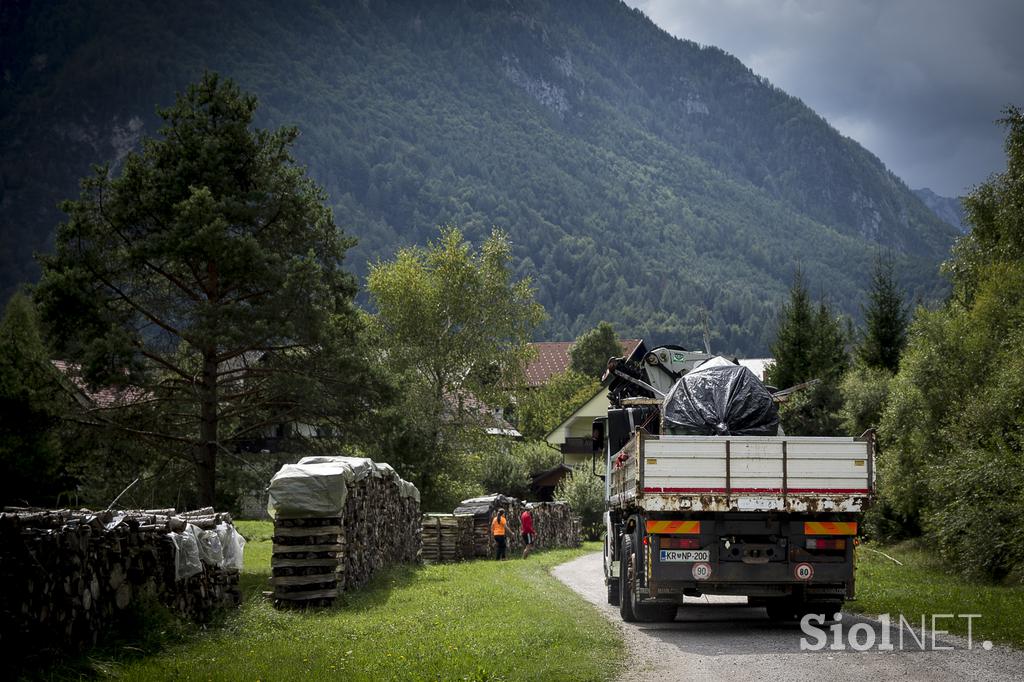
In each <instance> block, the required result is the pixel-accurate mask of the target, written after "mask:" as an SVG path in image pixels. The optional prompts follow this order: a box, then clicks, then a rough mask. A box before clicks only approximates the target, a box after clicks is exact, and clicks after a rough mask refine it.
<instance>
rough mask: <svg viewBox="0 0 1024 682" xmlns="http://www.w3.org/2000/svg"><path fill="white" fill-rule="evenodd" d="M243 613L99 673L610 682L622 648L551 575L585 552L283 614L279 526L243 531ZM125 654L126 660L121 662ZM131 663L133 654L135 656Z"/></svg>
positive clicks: (401, 581) (460, 573)
mask: <svg viewBox="0 0 1024 682" xmlns="http://www.w3.org/2000/svg"><path fill="white" fill-rule="evenodd" d="M237 525H238V527H239V530H241V531H242V533H243V534H244V535H245V536H246V537H248V538H251V540H250V542H249V544H248V545H247V546H246V556H245V572H244V573H243V581H242V582H243V589H244V592H245V601H244V605H243V607H242V609H241V610H240V612H239V613H237V614H234V615H232V616H230V617H229V618H228V619H227V621H226V622H225V623H224V624H223V625H222V626H221V627H219V628H214V629H212V630H210V631H208V632H205V633H202V634H201V635H199V636H191V637H188V638H187V639H186V640H185V641H183V642H178V643H168V644H166V645H165V646H164V647H163V648H162V650H161V651H160V652H159V653H155V654H152V655H148V656H144V657H142V658H135V659H134V660H127V661H126V660H125V659H124V658H122V659H121V662H110V661H109V660H108V661H107V662H102V663H99V662H98V663H97V664H96V666H95V668H94V669H99V670H100V671H102V672H103V673H105V674H107V675H110V676H113V677H121V678H123V679H130V680H185V679H188V680H193V679H194V680H207V679H209V680H246V681H248V682H253V681H255V680H298V679H302V680H310V679H323V680H336V679H345V680H376V681H380V680H393V679H413V680H418V679H422V680H440V679H443V680H519V679H531V680H606V679H609V678H611V677H613V676H614V674H615V673H616V672H617V670H616V664H615V662H616V661H619V660H621V657H620V656H619V654H620V653H621V651H622V643H621V641H620V639H619V637H618V635H617V634H616V631H615V628H614V627H613V626H612V625H611V624H609V623H608V621H607V620H606V619H605V618H603V617H602V616H601V615H600V614H599V613H598V612H597V610H596V609H594V608H593V607H592V606H591V605H589V604H587V603H586V602H585V601H583V599H581V598H580V597H579V596H577V595H576V594H574V593H573V592H572V591H570V590H569V589H568V588H566V587H565V586H564V585H562V584H561V583H560V582H558V581H557V580H556V579H555V578H553V577H552V576H551V575H550V572H549V571H550V569H551V567H552V566H555V565H556V564H559V563H562V562H564V561H567V560H569V559H572V558H574V557H576V556H579V555H581V554H584V553H586V552H592V551H595V550H597V549H599V546H598V545H597V544H596V543H594V544H590V545H587V546H585V547H584V548H582V549H579V550H559V551H550V552H542V553H538V554H534V555H532V556H531V557H530V558H529V559H528V560H526V561H523V560H510V561H505V562H501V563H499V562H494V561H474V562H467V563H461V564H450V565H438V566H422V567H402V568H398V569H395V570H391V571H387V572H385V573H383V574H381V575H379V576H378V577H377V579H375V580H374V581H373V583H372V584H371V585H370V587H369V588H368V589H365V590H363V591H360V592H358V593H355V594H350V595H347V596H346V597H345V598H344V600H343V601H342V603H340V604H339V605H337V606H336V607H334V608H331V609H327V610H320V611H312V612H296V611H278V610H275V609H274V608H273V607H272V606H271V605H270V603H269V602H268V601H267V600H265V599H263V598H262V597H261V596H260V592H261V591H262V590H264V589H267V588H266V579H267V576H268V575H269V565H270V549H271V543H270V535H271V533H272V526H271V524H269V523H264V522H244V521H242V522H239V523H238V524H237ZM122 653H124V652H122ZM129 653H130V652H129Z"/></svg>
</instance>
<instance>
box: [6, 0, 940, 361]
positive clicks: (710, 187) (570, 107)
mask: <svg viewBox="0 0 1024 682" xmlns="http://www.w3.org/2000/svg"><path fill="white" fill-rule="evenodd" d="M0 31H2V33H0V64H2V68H3V74H2V83H0V229H2V238H3V241H4V244H5V248H4V251H3V255H2V257H0V258H2V260H0V289H2V295H3V298H6V297H7V296H9V294H10V292H11V291H12V290H13V288H14V287H15V286H16V284H17V282H20V281H27V280H31V279H34V278H35V276H36V268H35V266H34V265H33V264H32V262H31V253H32V252H33V251H34V250H37V251H38V250H45V249H46V248H47V245H48V244H49V242H50V239H51V237H52V234H53V231H54V227H55V225H56V223H57V222H58V221H59V220H60V219H61V216H60V213H59V211H57V209H56V207H55V206H56V203H57V202H58V201H59V200H60V199H62V198H66V197H69V196H73V195H74V194H76V193H77V190H76V183H77V180H78V178H79V177H81V176H82V175H84V174H85V173H87V172H88V171H89V168H90V164H91V163H95V162H101V161H107V160H109V161H112V162H113V164H114V166H115V168H116V166H117V163H118V162H119V160H121V159H123V157H124V155H125V154H126V153H127V152H128V151H129V150H130V149H132V148H133V147H135V146H136V145H137V144H138V143H139V140H140V139H141V137H142V136H143V135H144V134H146V135H148V134H153V133H154V132H155V128H156V121H157V119H156V116H155V114H154V106H155V105H156V104H160V105H163V106H166V105H168V104H169V103H171V102H172V101H173V98H174V93H175V92H176V91H181V90H183V89H184V88H185V86H186V84H187V83H189V82H191V81H195V80H196V79H197V78H198V77H199V76H200V75H201V73H202V72H203V70H204V69H212V70H216V71H218V72H220V73H221V74H223V75H227V76H230V77H232V78H234V79H235V80H237V81H238V82H239V84H240V85H241V86H242V87H243V88H244V89H246V90H248V91H250V92H253V93H254V94H256V95H257V96H258V97H259V99H260V103H261V107H260V110H259V113H258V116H259V118H260V123H261V125H263V126H268V127H269V126H279V125H282V124H294V125H297V126H298V127H299V128H300V129H301V131H302V136H301V138H300V140H299V143H298V145H297V159H298V161H300V162H301V163H303V164H305V165H307V166H308V168H309V170H310V173H311V174H312V175H313V177H314V178H316V179H317V181H318V182H320V183H321V184H322V185H323V186H324V187H325V189H326V191H327V194H328V196H329V202H330V204H331V205H332V207H333V209H334V211H335V216H336V221H337V223H338V224H339V225H340V226H343V227H344V229H345V230H346V231H347V232H349V233H351V234H354V235H355V236H357V237H358V238H359V246H358V247H356V248H355V249H353V250H352V251H350V252H349V264H350V267H351V268H352V269H353V270H355V271H356V272H357V273H358V274H359V275H360V276H362V275H363V274H365V272H366V263H367V262H368V261H372V260H374V259H377V258H388V257H390V256H391V254H392V253H393V252H394V250H395V248H396V247H398V246H400V245H403V244H408V243H424V242H425V241H427V240H428V239H430V238H432V237H434V236H436V235H437V226H438V225H439V224H456V225H459V226H460V227H462V229H463V231H464V232H465V234H466V235H467V237H469V238H470V239H472V240H474V241H476V242H479V241H481V240H482V239H483V238H484V236H485V235H487V234H489V232H490V230H491V227H492V226H494V225H496V226H499V227H502V228H504V229H505V230H507V231H508V232H509V233H510V235H511V237H512V240H513V241H514V244H515V254H516V262H517V264H518V265H517V268H518V273H517V274H519V275H527V274H528V275H531V276H532V277H533V278H534V282H535V285H536V286H537V287H538V289H539V295H538V299H539V300H540V302H541V303H543V305H544V306H545V308H546V309H547V311H548V313H549V314H550V316H551V318H550V320H549V321H548V323H547V324H546V326H545V328H544V330H543V336H545V337H546V338H549V339H559V338H560V339H569V338H572V337H573V336H574V335H576V334H577V333H579V332H580V331H582V330H584V329H586V328H588V327H591V326H593V325H594V324H595V323H596V322H597V321H599V320H602V319H604V320H609V321H612V322H613V323H615V325H616V329H617V331H618V332H619V333H620V334H622V335H624V336H644V337H647V338H649V339H655V340H661V341H672V342H681V343H684V344H687V343H689V344H697V343H699V339H700V338H701V334H700V329H701V319H702V313H701V311H702V309H706V310H707V311H708V312H709V313H710V322H711V327H712V340H713V344H714V346H715V348H716V349H717V350H720V351H722V352H737V353H743V354H762V353H764V352H766V350H767V347H768V341H769V339H770V337H771V333H772V331H773V328H774V324H775V317H776V309H777V306H778V305H779V303H780V302H781V301H782V300H783V299H784V297H785V294H786V291H787V288H788V286H789V284H790V282H791V280H792V276H793V272H794V268H795V267H796V266H797V265H799V266H800V267H802V269H803V271H804V273H805V276H806V281H807V282H808V285H809V288H810V290H811V292H812V294H814V295H815V296H816V297H817V296H819V295H820V296H824V297H827V298H828V299H829V301H830V302H831V303H832V304H833V305H835V306H837V307H838V308H839V309H841V310H844V311H847V312H849V313H850V314H852V315H856V312H857V310H858V305H859V303H860V301H861V295H862V291H863V290H864V287H865V286H866V284H867V282H868V279H869V276H870V272H871V263H872V261H873V259H874V258H875V256H876V254H877V253H878V252H879V250H884V251H886V252H891V253H892V254H893V255H894V258H895V262H896V264H897V268H898V273H899V279H900V281H901V283H902V284H904V285H905V286H907V287H908V289H910V290H911V292H912V294H913V295H916V296H923V297H929V296H930V295H932V294H934V293H936V292H939V291H941V290H942V289H943V287H944V284H943V283H942V282H941V280H940V279H939V277H938V275H937V272H936V265H937V264H938V263H939V262H940V261H941V260H942V259H943V258H944V257H945V256H946V254H947V253H948V248H949V246H950V244H951V243H952V240H953V238H954V236H955V231H954V230H953V229H952V228H951V227H949V226H948V225H947V224H945V223H944V222H942V221H941V220H939V219H937V218H936V217H935V216H934V215H933V214H932V213H931V212H930V211H928V209H927V208H926V207H925V206H924V205H923V204H922V203H921V202H920V201H919V200H918V199H917V198H916V197H915V196H914V195H913V194H912V193H911V192H910V190H909V189H907V187H906V186H905V185H904V184H903V182H902V181H900V180H899V179H898V178H896V177H895V176H893V175H892V174H891V173H889V172H888V171H887V170H886V169H885V167H884V166H883V165H882V163H881V162H880V161H879V160H878V159H877V158H876V157H874V156H873V155H872V154H871V153H869V152H868V151H866V150H865V149H863V148H862V147H860V146H859V145H858V144H856V143H855V142H853V141H852V140H850V139H848V138H845V137H843V136H841V135H840V134H839V133H837V132H836V131H835V130H834V129H833V128H831V127H830V126H829V125H828V124H827V123H826V122H825V121H824V120H823V119H821V118H820V117H819V116H817V115H816V114H815V113H814V112H813V111H811V110H810V109H808V108H807V107H806V106H805V105H804V104H802V103H801V102H800V101H799V100H797V99H796V98H794V97H791V96H789V95H787V94H786V93H784V92H782V91H781V90H779V89H778V88H776V87H774V86H772V85H771V84H770V83H769V82H767V81H766V80H765V79H763V78H759V77H758V76H756V75H755V74H753V73H752V72H751V71H750V70H749V69H748V68H746V67H745V66H744V65H743V64H741V63H740V62H739V61H738V60H736V59H735V58H733V57H731V56H729V55H727V54H725V53H724V52H722V51H721V50H719V49H717V48H714V47H701V46H698V45H697V44H695V43H692V42H687V41H681V40H677V39H675V38H673V37H671V36H669V35H668V34H667V33H665V32H663V31H661V30H660V29H658V28H657V27H656V26H655V25H654V24H653V23H651V22H650V21H649V20H648V19H647V18H646V17H645V16H644V15H643V14H641V13H640V12H638V11H635V10H631V9H629V8H628V7H626V6H625V5H623V4H621V3H620V2H617V1H615V0H510V1H507V2H495V1H494V0H462V1H458V2H454V1H453V2H419V1H415V0H408V1H402V0H389V1H388V2H383V1H373V0H364V1H363V2H319V3H317V2H303V3H282V2H274V1H272V0H244V1H236V2H213V1H207V2H200V1H194V2H174V3H152V2H135V1H133V0H109V1H104V2H99V1H81V0H66V1H60V0H49V1H45V2H43V1H39V2H13V3H3V4H2V5H0Z"/></svg>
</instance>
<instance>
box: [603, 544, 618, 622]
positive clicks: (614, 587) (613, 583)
mask: <svg viewBox="0 0 1024 682" xmlns="http://www.w3.org/2000/svg"><path fill="white" fill-rule="evenodd" d="M609 542H611V541H610V540H609V539H608V536H607V535H606V536H605V538H604V548H605V551H604V560H605V572H604V573H605V583H607V585H608V603H609V604H611V605H612V606H618V605H619V578H618V576H613V575H612V571H611V562H612V559H610V558H609V557H610V556H611V552H609V551H608V549H609Z"/></svg>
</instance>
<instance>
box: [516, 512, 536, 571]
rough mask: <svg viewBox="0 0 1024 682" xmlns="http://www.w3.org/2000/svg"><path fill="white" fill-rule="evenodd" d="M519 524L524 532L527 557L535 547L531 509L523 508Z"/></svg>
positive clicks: (524, 551)
mask: <svg viewBox="0 0 1024 682" xmlns="http://www.w3.org/2000/svg"><path fill="white" fill-rule="evenodd" d="M519 526H520V528H521V529H522V532H523V558H524V559H525V558H526V557H528V556H529V555H530V550H531V549H533V515H532V514H531V513H530V510H529V509H524V510H523V513H522V515H521V516H520V517H519Z"/></svg>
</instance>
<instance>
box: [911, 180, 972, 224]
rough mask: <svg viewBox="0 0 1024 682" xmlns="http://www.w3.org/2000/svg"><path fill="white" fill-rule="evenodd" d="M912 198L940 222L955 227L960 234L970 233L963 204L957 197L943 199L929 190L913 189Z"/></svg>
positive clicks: (925, 188)
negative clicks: (928, 209)
mask: <svg viewBox="0 0 1024 682" xmlns="http://www.w3.org/2000/svg"><path fill="white" fill-rule="evenodd" d="M914 196H916V197H917V198H918V199H920V200H921V201H922V203H924V205H925V206H927V207H928V208H930V209H931V210H932V212H933V213H934V214H935V215H937V216H939V218H941V219H942V220H944V221H945V222H947V223H949V224H950V225H952V226H953V227H955V228H956V229H957V230H958V231H960V232H962V233H967V232H969V231H970V229H971V228H970V226H969V225H968V224H967V212H966V211H965V210H964V205H963V202H962V201H961V199H960V198H957V197H944V196H941V195H939V194H936V193H935V192H933V191H931V190H930V189H929V188H927V187H924V188H922V189H915V190H914Z"/></svg>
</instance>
